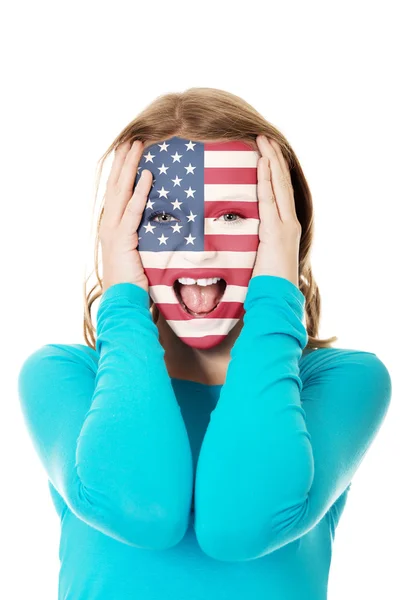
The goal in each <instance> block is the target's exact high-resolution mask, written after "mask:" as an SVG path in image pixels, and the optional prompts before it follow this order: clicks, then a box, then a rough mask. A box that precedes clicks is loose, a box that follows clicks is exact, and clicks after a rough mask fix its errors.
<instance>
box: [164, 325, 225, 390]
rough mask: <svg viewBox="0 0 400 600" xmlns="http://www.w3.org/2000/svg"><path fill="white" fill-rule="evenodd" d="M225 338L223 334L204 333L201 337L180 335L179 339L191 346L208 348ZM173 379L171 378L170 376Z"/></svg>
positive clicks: (202, 348)
mask: <svg viewBox="0 0 400 600" xmlns="http://www.w3.org/2000/svg"><path fill="white" fill-rule="evenodd" d="M225 338H226V334H225V335H205V336H203V337H198V338H194V337H181V338H179V339H180V340H182V341H183V343H184V344H187V345H188V346H191V347H192V348H199V349H200V350H208V349H209V348H213V347H214V346H217V344H220V343H221V342H222V341H223V340H224V339H225ZM172 379H173V378H172Z"/></svg>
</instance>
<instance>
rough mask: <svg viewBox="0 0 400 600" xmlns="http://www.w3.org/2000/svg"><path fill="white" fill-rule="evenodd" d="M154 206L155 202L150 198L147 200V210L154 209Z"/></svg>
mask: <svg viewBox="0 0 400 600" xmlns="http://www.w3.org/2000/svg"><path fill="white" fill-rule="evenodd" d="M153 204H154V200H153V201H152V200H150V198H149V199H148V200H147V204H146V208H153Z"/></svg>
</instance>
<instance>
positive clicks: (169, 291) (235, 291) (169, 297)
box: [149, 285, 248, 304]
mask: <svg viewBox="0 0 400 600" xmlns="http://www.w3.org/2000/svg"><path fill="white" fill-rule="evenodd" d="M247 289H248V288H247V287H246V286H242V285H227V286H226V289H225V292H224V296H223V301H224V302H242V303H243V304H244V301H245V298H246V294H247ZM149 294H150V296H151V299H152V300H154V302H156V299H157V303H158V304H177V303H178V300H177V298H176V296H175V292H174V290H173V288H172V287H169V286H168V285H151V286H150V287H149Z"/></svg>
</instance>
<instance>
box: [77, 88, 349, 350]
mask: <svg viewBox="0 0 400 600" xmlns="http://www.w3.org/2000/svg"><path fill="white" fill-rule="evenodd" d="M259 134H264V135H266V136H267V137H269V138H272V139H274V140H276V141H277V142H278V144H279V145H280V147H281V150H282V153H283V156H284V157H285V159H286V161H287V163H288V165H289V168H290V173H291V179H292V185H293V190H294V198H295V203H296V213H297V218H298V220H299V222H300V224H301V227H302V233H301V239H300V248H299V288H300V291H301V292H302V293H303V294H304V297H305V319H306V322H305V325H306V329H307V333H308V343H307V346H306V348H326V347H330V346H331V344H332V343H333V342H336V341H337V339H338V338H337V337H336V336H334V337H331V338H329V339H324V340H322V339H318V330H319V321H320V312H321V298H320V293H319V290H318V286H317V284H316V282H315V280H314V277H313V274H312V270H311V264H310V251H311V244H312V240H313V232H314V212H313V205H312V198H311V192H310V189H309V187H308V184H307V181H306V178H305V176H304V174H303V171H302V168H301V166H300V163H299V161H298V159H297V157H296V155H295V153H294V151H293V149H292V148H291V146H290V144H289V143H288V141H287V140H286V139H285V137H284V136H283V135H282V134H281V133H280V132H279V131H278V130H277V129H276V128H275V127H274V126H273V125H271V124H270V123H269V122H268V121H266V119H265V118H264V117H263V116H262V115H261V114H260V113H258V112H257V111H256V110H255V108H253V107H252V106H251V105H250V104H248V103H247V102H246V101H245V100H243V99H242V98H240V97H239V96H236V95H234V94H231V93H229V92H226V91H224V90H219V89H214V88H190V89H188V90H186V91H184V92H181V93H169V94H165V95H162V96H159V97H157V98H156V99H155V100H154V101H153V102H152V103H151V104H150V105H148V106H147V107H146V108H145V109H144V110H143V111H142V112H141V113H140V114H139V115H138V116H137V117H136V118H135V119H134V120H133V121H131V122H130V123H129V124H128V125H127V126H126V127H125V129H123V130H122V131H121V133H120V134H119V135H118V136H117V137H116V138H115V140H114V141H113V142H112V143H111V145H110V146H109V148H108V149H107V150H106V152H105V153H104V154H103V156H102V157H101V158H100V161H99V163H100V171H99V175H98V177H97V184H96V197H97V193H98V188H99V180H100V176H101V173H102V169H103V165H104V161H105V160H106V158H107V157H108V156H109V155H110V154H111V152H113V151H114V150H115V149H116V148H117V147H118V146H119V145H120V144H122V143H123V142H125V141H127V140H129V141H130V142H133V141H134V140H141V141H142V142H144V143H145V147H146V146H147V145H150V144H154V143H156V142H161V141H164V140H166V139H168V138H171V137H173V136H179V137H182V138H186V139H190V140H194V141H196V140H201V141H215V140H219V141H222V140H224V141H227V140H243V141H246V142H249V143H250V144H252V145H253V146H254V144H255V139H256V136H257V135H259ZM99 163H98V164H99ZM103 202H104V196H103ZM103 212H104V204H103V207H102V208H101V211H100V214H99V217H98V221H97V229H96V240H95V252H94V263H95V268H94V270H92V272H91V274H90V275H89V276H88V277H85V281H84V323H83V330H84V338H85V341H86V343H87V344H88V346H90V347H91V348H93V349H96V339H95V328H94V326H93V323H92V318H91V307H92V304H93V302H94V301H95V300H97V298H99V297H100V296H101V295H102V293H103V290H102V280H101V278H100V275H99V266H98V253H99V243H100V241H99V227H100V223H101V219H102V216H103ZM93 272H95V273H96V279H97V281H96V283H95V284H94V286H93V287H92V288H91V289H90V290H89V292H88V291H87V285H88V281H89V279H90V277H91V275H92V274H93ZM150 312H151V315H152V319H153V321H154V323H157V320H158V316H159V311H158V308H157V306H156V305H155V304H154V302H153V300H152V299H151V298H150Z"/></svg>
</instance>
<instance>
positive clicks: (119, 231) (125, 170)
mask: <svg viewBox="0 0 400 600" xmlns="http://www.w3.org/2000/svg"><path fill="white" fill-rule="evenodd" d="M142 152H143V142H140V141H139V140H136V141H135V142H134V143H133V144H132V147H131V145H130V142H125V143H123V144H121V145H120V146H119V147H118V148H117V149H116V151H115V156H114V162H113V164H112V167H111V172H110V175H109V177H108V180H107V186H106V197H105V203H104V214H103V217H102V221H101V224H100V229H99V238H100V241H101V246H102V255H103V292H105V290H106V289H108V288H109V287H110V286H111V285H114V284H116V283H134V284H135V285H138V286H140V287H141V288H143V289H144V290H146V291H147V292H148V291H149V281H148V279H147V277H146V275H145V273H144V270H143V265H142V261H141V259H140V255H139V252H138V251H137V249H136V248H137V245H138V234H137V229H138V227H139V224H140V221H141V219H142V213H143V211H144V209H145V205H146V201H147V197H148V195H149V193H150V189H151V184H152V182H153V174H152V173H151V171H149V170H144V171H142V175H141V177H140V179H139V181H138V182H137V184H136V187H135V191H134V193H133V195H132V191H133V183H134V181H135V177H136V173H137V167H138V164H139V161H140V157H141V154H142Z"/></svg>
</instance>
